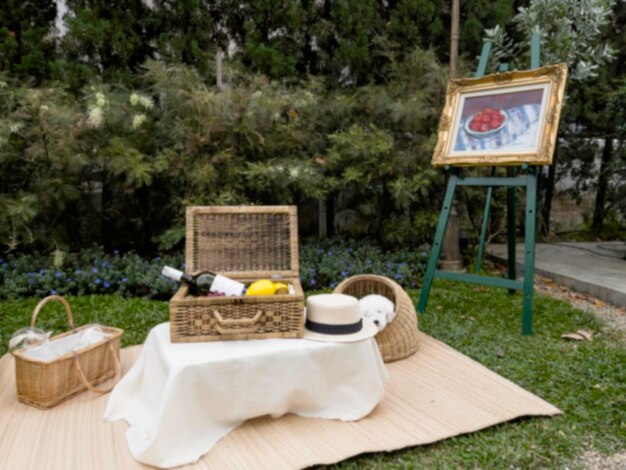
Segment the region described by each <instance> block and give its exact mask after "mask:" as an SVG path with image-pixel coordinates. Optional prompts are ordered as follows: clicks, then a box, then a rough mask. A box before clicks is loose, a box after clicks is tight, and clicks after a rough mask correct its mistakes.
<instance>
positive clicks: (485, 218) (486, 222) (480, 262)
mask: <svg viewBox="0 0 626 470" xmlns="http://www.w3.org/2000/svg"><path fill="white" fill-rule="evenodd" d="M492 194H493V187H491V186H489V188H488V189H487V198H486V199H485V210H484V211H483V225H482V227H481V229H480V241H479V242H478V256H477V259H476V272H478V273H479V272H480V271H482V269H483V256H484V254H485V238H487V227H488V226H489V209H491V195H492Z"/></svg>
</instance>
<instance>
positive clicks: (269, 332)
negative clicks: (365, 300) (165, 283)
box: [170, 279, 304, 342]
mask: <svg viewBox="0 0 626 470" xmlns="http://www.w3.org/2000/svg"><path fill="white" fill-rule="evenodd" d="M287 282H290V283H291V284H292V285H293V286H294V289H295V291H296V293H295V295H273V296H259V297H245V296H243V297H237V298H235V299H231V298H229V297H196V298H193V297H187V288H186V287H181V288H180V289H179V291H178V292H177V293H176V294H175V295H174V297H173V298H172V299H171V300H170V337H171V340H172V341H173V342H196V341H221V340H239V339H262V338H301V337H302V336H303V335H304V294H303V292H302V287H301V286H300V281H299V280H298V279H288V280H287Z"/></svg>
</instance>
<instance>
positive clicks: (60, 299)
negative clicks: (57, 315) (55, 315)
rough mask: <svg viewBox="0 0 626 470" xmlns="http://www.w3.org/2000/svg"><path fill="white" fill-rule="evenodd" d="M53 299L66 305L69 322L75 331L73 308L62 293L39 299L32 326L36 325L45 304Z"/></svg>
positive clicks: (31, 320)
mask: <svg viewBox="0 0 626 470" xmlns="http://www.w3.org/2000/svg"><path fill="white" fill-rule="evenodd" d="M53 300H56V301H58V302H61V303H62V304H63V306H64V307H65V312H66V313H67V324H68V325H69V327H70V328H71V329H72V331H75V330H76V327H75V326H74V320H73V319H72V309H71V308H70V304H69V303H68V302H67V300H65V299H64V298H63V297H61V296H60V295H49V296H48V297H45V298H43V299H41V300H40V301H39V303H38V304H37V306H36V307H35V310H33V316H32V318H31V319H30V326H31V327H34V326H35V323H36V322H37V316H38V315H39V312H40V311H41V309H42V308H43V306H44V305H46V304H47V303H48V302H52V301H53Z"/></svg>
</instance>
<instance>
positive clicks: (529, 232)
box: [522, 172, 537, 335]
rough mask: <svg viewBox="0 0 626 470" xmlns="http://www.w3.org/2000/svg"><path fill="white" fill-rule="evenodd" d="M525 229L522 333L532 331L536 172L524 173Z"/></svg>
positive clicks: (526, 333) (525, 333)
mask: <svg viewBox="0 0 626 470" xmlns="http://www.w3.org/2000/svg"><path fill="white" fill-rule="evenodd" d="M526 182H527V183H526V224H525V225H526V230H525V234H524V307H523V318H522V334H523V335H530V334H532V332H533V303H534V279H535V233H536V221H537V174H536V173H534V172H529V173H528V174H527V175H526Z"/></svg>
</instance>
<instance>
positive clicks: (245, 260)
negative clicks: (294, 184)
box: [186, 206, 299, 279]
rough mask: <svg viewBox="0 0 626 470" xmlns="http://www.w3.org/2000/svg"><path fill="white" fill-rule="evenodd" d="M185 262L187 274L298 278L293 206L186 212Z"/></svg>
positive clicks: (197, 208) (191, 208)
mask: <svg viewBox="0 0 626 470" xmlns="http://www.w3.org/2000/svg"><path fill="white" fill-rule="evenodd" d="M186 220H187V227H186V229H187V240H186V262H187V270H188V271H189V272H191V273H196V272H200V271H212V272H219V273H225V274H228V275H229V276H230V277H236V278H238V277H254V278H257V279H259V278H261V277H269V276H271V275H280V276H283V277H297V276H298V272H299V269H298V238H297V237H298V234H297V214H296V208H295V207H293V206H260V207H257V206H250V207H247V206H246V207H229V206H226V207H223V206H222V207H198V206H194V207H189V208H187V219H186Z"/></svg>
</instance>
